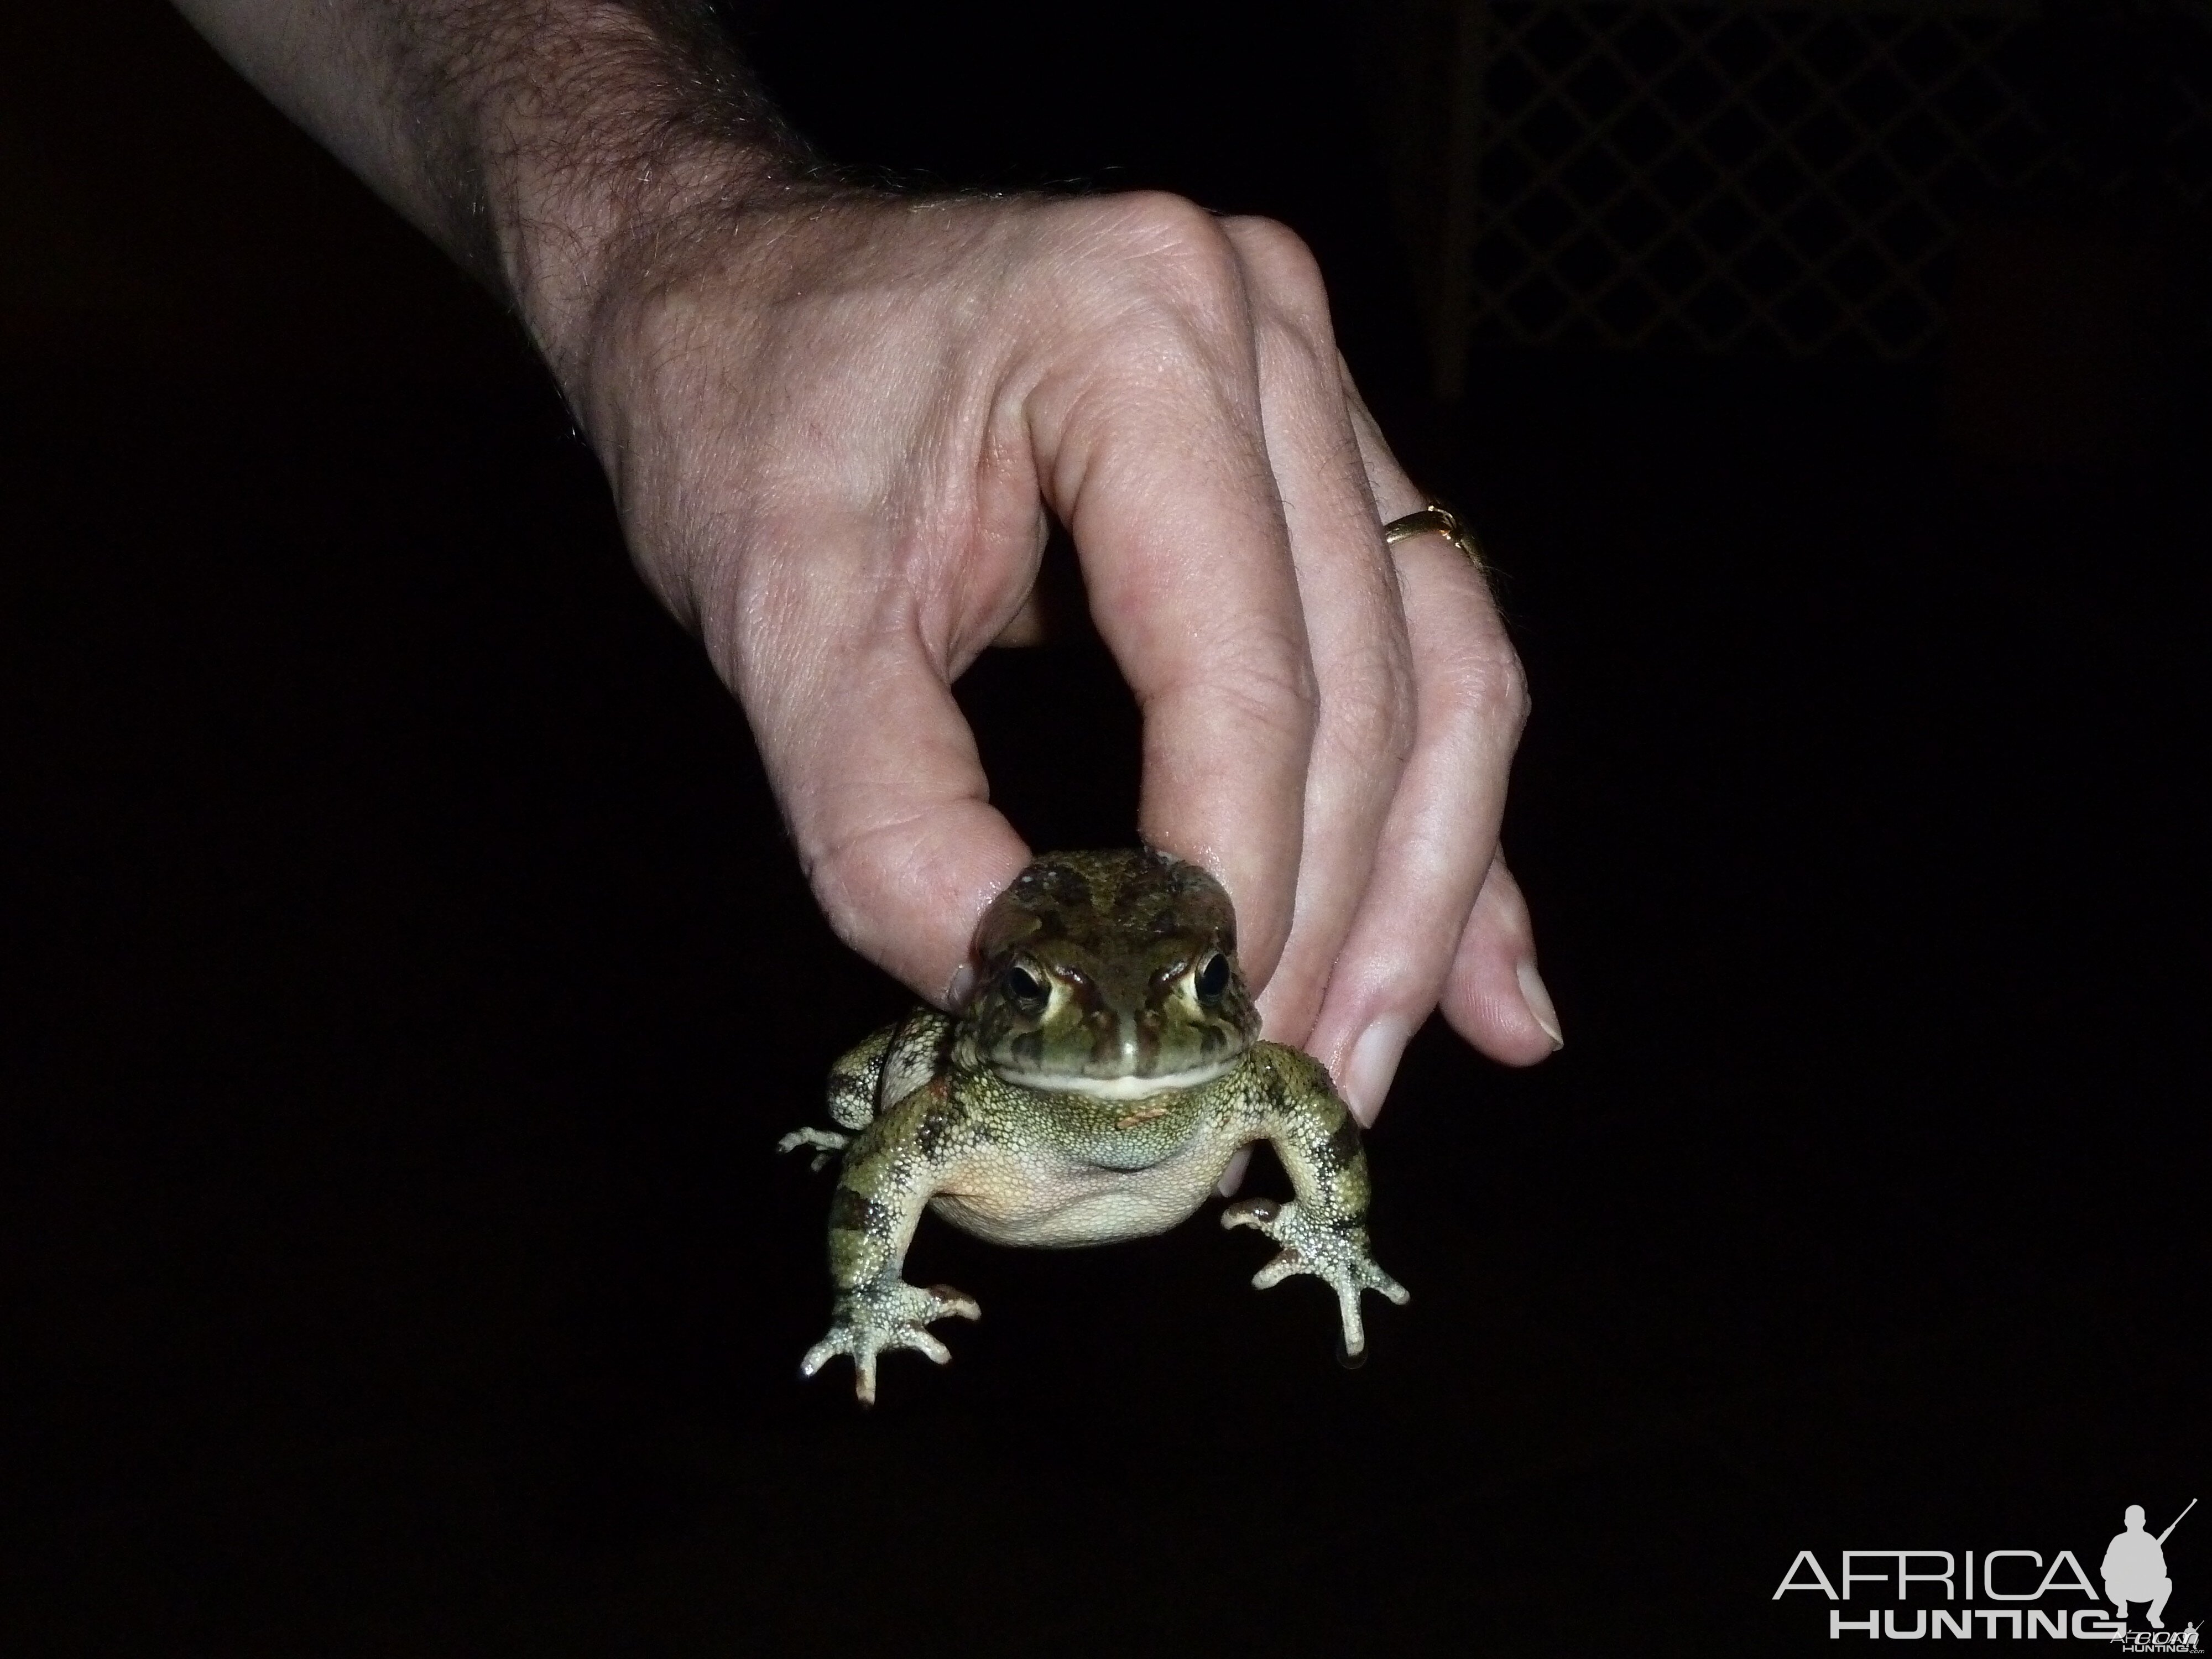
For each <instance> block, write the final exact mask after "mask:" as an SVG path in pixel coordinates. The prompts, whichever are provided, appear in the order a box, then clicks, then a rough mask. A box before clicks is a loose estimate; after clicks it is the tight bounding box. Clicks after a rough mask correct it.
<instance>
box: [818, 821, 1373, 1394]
mask: <svg viewBox="0 0 2212 1659" xmlns="http://www.w3.org/2000/svg"><path fill="white" fill-rule="evenodd" d="M1234 952H1235V924H1234V921H1233V918H1232V917H1231V913H1230V910H1229V904H1228V899H1227V896H1226V895H1225V894H1224V893H1223V892H1222V890H1221V889H1220V887H1219V886H1218V884H1216V883H1214V882H1213V880H1212V878H1211V877H1209V876H1206V874H1205V872H1203V871H1200V870H1197V869H1196V868H1195V866H1189V865H1181V864H1177V863H1176V861H1174V860H1169V859H1165V858H1164V857H1162V856H1161V855H1159V854H1153V853H1150V852H1145V851H1134V852H1114V853H1079V854H1055V855H1054V856H1052V857H1050V858H1047V859H1041V860H1038V861H1037V863H1036V864H1035V865H1033V866H1030V870H1029V871H1028V872H1024V876H1023V878H1021V879H1020V880H1018V881H1017V883H1016V884H1015V885H1014V886H1013V887H1012V888H1010V889H1009V890H1008V891H1007V893H1006V895H1004V896H1002V897H1001V898H1000V901H999V902H997V903H996V904H994V906H993V908H992V910H991V912H990V913H989V914H987V915H986V917H985V919H984V922H983V926H982V927H981V930H980V932H979V935H978V951H977V954H978V957H979V965H980V968H981V973H980V975H979V978H978V988H977V991H976V993H975V996H974V997H973V998H972V999H971V1000H970V1002H969V1006H968V1007H967V1008H966V1009H964V1010H963V1011H962V1012H961V1014H960V1015H959V1016H958V1017H957V1018H955V1017H951V1016H947V1015H945V1014H942V1013H939V1012H936V1011H935V1010H933V1009H923V1010H919V1011H917V1012H915V1013H914V1014H912V1015H910V1016H908V1018H907V1019H906V1020H904V1021H903V1022H902V1023H901V1024H898V1025H896V1026H892V1027H890V1028H887V1029H886V1030H882V1031H878V1032H877V1033H876V1034H875V1035H874V1036H871V1037H870V1038H869V1039H868V1040H867V1041H866V1042H863V1043H861V1044H860V1046H859V1047H858V1048H854V1050H852V1052H851V1053H849V1054H847V1055H845V1056H844V1057H843V1058H842V1060H839V1061H838V1062H837V1063H836V1066H834V1067H832V1068H831V1072H830V1076H829V1114H830V1116H831V1117H832V1118H833V1119H834V1120H835V1121H836V1122H837V1123H838V1124H840V1125H841V1126H842V1127H843V1128H844V1129H846V1130H848V1131H852V1132H853V1133H850V1134H842V1133H831V1132H828V1131H824V1130H819V1129H801V1130H799V1131H796V1132H795V1133H792V1134H790V1135H787V1136H786V1137H785V1138H784V1140H783V1146H784V1149H785V1150H787V1151H788V1150H792V1149H793V1148H796V1147H799V1146H811V1147H814V1148H816V1149H817V1150H818V1151H819V1152H821V1153H822V1154H823V1157H824V1158H826V1157H827V1156H828V1155H829V1154H830V1153H833V1152H834V1153H837V1154H839V1155H840V1163H841V1167H840V1172H839V1176H838V1182H837V1191H836V1196H835V1197H834V1198H833V1199H832V1200H831V1201H830V1206H829V1274H830V1279H831V1281H832V1283H833V1285H834V1286H835V1288H836V1301H835V1304H834V1306H833V1310H832V1315H831V1323H830V1328H829V1334H828V1335H827V1336H825V1337H824V1338H823V1340H821V1341H820V1342H817V1343H816V1344H815V1345H814V1346H813V1347H812V1348H811V1349H809V1350H808V1351H807V1353H806V1356H805V1360H804V1361H803V1362H802V1370H804V1371H805V1374H806V1375H808V1376H812V1375H813V1374H814V1373H815V1372H816V1371H817V1370H819V1369H820V1368H821V1367H822V1366H823V1365H824V1364H827V1363H828V1362H829V1360H830V1359H831V1358H834V1357H835V1356H836V1355H838V1354H841V1353H842V1354H846V1355H848V1356H850V1357H851V1358H852V1360H853V1363H854V1371H855V1373H856V1389H857V1392H858V1393H859V1395H860V1399H861V1401H863V1402H868V1401H872V1400H873V1399H874V1397H875V1380H876V1379H875V1373H876V1358H877V1356H878V1354H879V1353H881V1352H884V1351H886V1350H889V1349H892V1348H901V1347H908V1348H915V1349H918V1350H920V1351H921V1352H923V1353H926V1354H927V1355H929V1356H930V1358H933V1359H935V1360H937V1361H938V1362H939V1364H942V1363H943V1362H944V1361H945V1360H946V1359H947V1358H950V1357H951V1356H950V1354H949V1353H948V1352H946V1350H945V1346H944V1345H943V1344H942V1343H941V1342H939V1340H937V1338H936V1337H934V1336H933V1335H932V1334H930V1332H929V1330H928V1326H929V1324H930V1322H932V1321H933V1320H936V1319H940V1318H945V1317H947V1316H957V1317H961V1318H967V1319H973V1318H975V1317H976V1316H977V1315H978V1312H979V1310H978V1309H977V1307H976V1305H975V1302H974V1301H972V1300H971V1299H970V1298H969V1297H966V1296H963V1294H961V1293H960V1292H959V1291H954V1290H951V1289H950V1288H948V1287H945V1286H942V1285H940V1286H937V1287H934V1288H932V1289H927V1290H924V1289H920V1288H917V1287H915V1286H914V1285H908V1284H906V1283H905V1282H904V1281H903V1280H902V1279H901V1277H900V1273H901V1269H902V1266H903V1263H904V1261H905V1259H906V1251H907V1246H908V1243H910V1242H911V1241H912V1239H913V1237H914V1230H915V1225H916V1224H917V1223H919V1221H920V1220H921V1213H922V1211H923V1210H924V1209H925V1208H928V1209H931V1210H933V1211H934V1212H936V1213H937V1214H938V1215H939V1216H941V1217H943V1218H945V1220H947V1221H950V1222H951V1223H952V1224H953V1225H955V1226H957V1227H961V1228H963V1229H964V1230H966V1231H969V1232H972V1233H975V1234H977V1235H978V1236H980V1237H984V1238H987V1239H991V1240H994V1242H997V1243H1006V1244H1026V1245H1035V1246H1047V1247H1051V1246H1067V1245H1078V1244H1097V1243H1109V1242H1111V1241H1114V1240H1117V1239H1124V1238H1136V1237H1144V1236H1146V1235H1148V1234H1152V1233H1158V1232H1164V1231H1166V1230H1167V1229H1169V1228H1170V1227H1172V1226H1174V1225H1176V1224H1177V1223H1178V1222H1181V1221H1182V1220H1184V1219H1185V1218H1188V1216H1190V1215H1191V1214H1192V1213H1193V1212H1195V1211H1196V1210H1197V1209H1198V1208H1199V1206H1200V1205H1201V1204H1203V1203H1204V1202H1205V1201H1206V1196H1207V1195H1208V1194H1210V1193H1211V1192H1212V1190H1213V1189H1214V1187H1215V1185H1216V1183H1217V1182H1218V1181H1219V1180H1220V1178H1221V1175H1222V1172H1223V1170H1225V1168H1226V1167H1227V1165H1228V1164H1229V1161H1230V1159H1231V1157H1232V1156H1233V1155H1234V1154H1235V1153H1236V1152H1237V1150H1238V1149H1239V1148H1240V1147H1243V1146H1248V1145H1249V1144H1250V1143H1252V1142H1254V1141H1256V1140H1266V1141H1268V1142H1270V1143H1271V1144H1272V1145H1273V1146H1274V1148H1275V1152H1276V1154H1277V1156H1278V1157H1279V1158H1280V1159H1281V1161H1282V1164H1283V1167H1284V1169H1285V1170H1286V1171H1288V1173H1289V1175H1290V1177H1291V1186H1292V1188H1294V1190H1295V1192H1296V1194H1297V1196H1296V1197H1295V1198H1294V1199H1292V1200H1290V1201H1289V1202H1286V1203H1277V1202H1274V1201H1272V1200H1261V1199H1248V1200H1243V1202H1240V1203H1237V1204H1232V1205H1231V1206H1229V1207H1228V1208H1227V1209H1226V1210H1225V1211H1224V1212H1223V1214H1222V1225H1225V1226H1229V1227H1240V1226H1244V1227H1251V1228H1254V1229H1255V1230H1256V1231H1259V1232H1261V1233H1263V1234H1265V1235H1266V1236H1267V1237H1269V1238H1271V1239H1273V1240H1274V1241H1275V1242H1276V1243H1278V1244H1279V1246H1280V1247H1281V1248H1280V1249H1279V1252H1278V1253H1277V1255H1276V1256H1275V1258H1274V1259H1273V1261H1270V1262H1269V1263H1268V1264H1267V1267H1263V1268H1262V1269H1261V1271H1260V1273H1258V1274H1257V1275H1256V1276H1255V1279H1254V1280H1253V1282H1254V1284H1255V1285H1259V1286H1260V1287H1261V1289H1266V1288H1267V1287H1268V1286H1269V1285H1274V1284H1277V1283H1279V1282H1280V1281H1281V1280H1282V1279H1286V1278H1289V1277H1291V1275H1292V1274H1296V1273H1312V1274H1315V1275H1316V1276H1317V1277H1319V1278H1321V1279H1323V1280H1325V1281H1326V1282H1327V1283H1328V1285H1330V1286H1331V1288H1333V1289H1334V1291H1336V1294H1337V1303H1338V1308H1339V1311H1340V1317H1341V1320H1342V1325H1343V1338H1344V1352H1345V1353H1346V1356H1347V1357H1349V1358H1353V1359H1356V1358H1358V1356H1359V1355H1360V1354H1361V1353H1362V1352H1364V1347H1365V1337H1364V1330H1363V1328H1362V1325H1361V1321H1360V1314H1359V1294H1360V1292H1361V1291H1363V1290H1372V1291H1379V1292H1380V1293H1381V1294H1383V1296H1386V1297H1389V1299H1390V1300H1392V1301H1393V1302H1398V1303H1403V1302H1404V1301H1405V1300H1406V1299H1407V1295H1406V1291H1405V1290H1404V1288H1403V1287H1402V1286H1401V1285H1399V1284H1398V1283H1397V1281H1396V1280H1395V1279H1392V1278H1391V1277H1390V1276H1389V1274H1388V1273H1384V1272H1383V1270H1382V1268H1381V1267H1379V1266H1377V1265H1376V1261H1375V1259H1374V1257H1373V1255H1371V1254H1370V1252H1369V1249H1368V1245H1367V1231H1366V1226H1365V1222H1366V1217H1367V1207H1368V1199H1369V1188H1368V1178H1367V1158H1366V1154H1365V1153H1364V1152H1363V1151H1362V1150H1361V1147H1360V1141H1359V1127H1358V1124H1357V1123H1356V1122H1355V1121H1353V1119H1352V1115H1351V1114H1350V1113H1349V1112H1348V1111H1346V1109H1345V1107H1344V1104H1343V1103H1342V1102H1341V1101H1340V1099H1339V1098H1338V1097H1337V1095H1336V1091H1334V1088H1333V1087H1331V1085H1330V1083H1329V1079H1328V1073H1326V1072H1325V1071H1324V1070H1323V1069H1322V1067H1321V1066H1319V1065H1318V1064H1316V1062H1315V1061H1313V1060H1310V1059H1308V1058H1307V1057H1306V1056H1305V1055H1304V1054H1299V1053H1297V1051H1296V1050H1294V1049H1291V1048H1284V1047H1282V1046H1281V1045H1280V1044H1278V1043H1272V1042H1255V1041H1254V1040H1253V1038H1254V1033H1255V1031H1256V1029H1257V1025H1258V1018H1257V1016H1256V1014H1255V1013H1254V1012H1252V1009H1251V1004H1250V999H1249V996H1248V995H1247V994H1246V993H1245V989H1244V986H1243V979H1242V975H1240V974H1238V973H1237V971H1236V969H1235V955H1234ZM1217 954H1218V955H1219V956H1221V957H1223V958H1225V961H1224V962H1223V963H1220V964H1214V963H1212V957H1214V956H1215V955H1217ZM1040 992H1042V993H1045V994H1048V1000H1047V995H1045V994H1038V993H1040ZM1008 1071H1011V1072H1012V1073H1014V1074H1015V1075H1017V1076H1018V1077H1020V1078H1021V1079H1023V1080H1022V1081H1021V1082H1019V1083H1016V1082H1010V1081H1008V1080H1007V1079H1006V1076H1005V1075H1004V1073H1006V1072H1008ZM1045 1079H1051V1080H1055V1081H1058V1082H1059V1083H1060V1085H1062V1086H1060V1087H1044V1086H1039V1084H1040V1082H1041V1081H1042V1080H1045ZM1191 1079H1198V1080H1196V1081H1192V1080H1191ZM818 1161H820V1160H817V1162H818Z"/></svg>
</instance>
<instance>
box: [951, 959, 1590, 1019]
mask: <svg viewBox="0 0 2212 1659" xmlns="http://www.w3.org/2000/svg"><path fill="white" fill-rule="evenodd" d="M974 989H975V969H974V967H973V966H971V965H970V964H969V963H964V962H963V963H961V964H960V965H959V966H958V967H957V968H956V969H953V970H952V982H951V984H950V985H948V986H946V987H945V1006H946V1007H948V1008H950V1009H951V1010H953V1011H954V1012H956V1013H957V1012H958V1011H959V1010H960V1009H962V1008H963V1007H964V1006H967V1002H968V994H969V992H970V991H972V990H974ZM1546 1006H1547V1007H1548V1006H1550V1005H1549V1004H1547V1005H1546Z"/></svg>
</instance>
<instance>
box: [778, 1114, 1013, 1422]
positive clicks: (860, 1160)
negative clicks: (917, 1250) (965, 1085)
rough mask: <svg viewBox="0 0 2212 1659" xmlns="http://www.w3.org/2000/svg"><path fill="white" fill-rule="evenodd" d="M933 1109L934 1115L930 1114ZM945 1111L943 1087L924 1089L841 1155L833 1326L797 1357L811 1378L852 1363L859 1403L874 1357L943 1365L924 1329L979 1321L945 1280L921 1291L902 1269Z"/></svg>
mask: <svg viewBox="0 0 2212 1659" xmlns="http://www.w3.org/2000/svg"><path fill="white" fill-rule="evenodd" d="M933 1114H934V1116H933ZM948 1114H951V1115H957V1109H955V1108H953V1107H952V1106H951V1104H950V1103H949V1102H947V1101H946V1100H945V1098H944V1091H943V1090H942V1088H941V1086H940V1087H933V1088H925V1089H922V1090H921V1091H917V1092H916V1093H915V1094H913V1095H911V1096H909V1097H908V1099H907V1100H905V1101H903V1102H902V1103H900V1105H899V1106H898V1107H897V1108H896V1109H893V1110H891V1111H890V1112H888V1113H886V1114H884V1115H883V1116H881V1117H879V1118H878V1119H877V1120H876V1121H875V1122H874V1123H872V1125H870V1126H869V1127H868V1129H867V1130H866V1133H863V1134H861V1135H860V1136H858V1137H856V1138H855V1139H854V1142H853V1144H852V1146H850V1147H848V1149H847V1151H846V1153H845V1159H844V1167H843V1170H842V1173H841V1174H840V1175H839V1176H838V1177H837V1191H836V1195H835V1196H833V1197H832V1198H831V1199H830V1200H829V1278H830V1282H831V1283H832V1284H833V1285H835V1286H836V1300H835V1302H834V1303H833V1304H831V1307H830V1315H829V1334H828V1335H827V1336H825V1337H823V1339H822V1340H820V1341H819V1342H817V1343H816V1344H815V1345H814V1346H812V1347H811V1348H809V1349H808V1350H807V1351H806V1357H805V1358H803V1359H801V1360H800V1361H799V1371H800V1373H801V1375H803V1376H813V1375H814V1374H815V1373H816V1372H817V1371H818V1370H821V1369H822V1367H823V1366H824V1365H826V1364H829V1361H830V1360H831V1359H833V1358H836V1356H837V1355H839V1354H841V1353H842V1354H846V1355H849V1356H850V1357H851V1358H852V1361H853V1370H854V1392H855V1393H856V1394H858V1395H860V1403H861V1404H862V1405H864V1406H872V1405H873V1404H874V1403H875V1399H876V1356H877V1355H878V1354H880V1353H884V1352H888V1351H889V1350H890V1349H893V1348H914V1349H917V1350H919V1351H920V1352H922V1353H925V1354H927V1355H928V1356H929V1358H932V1359H933V1360H935V1361H936V1362H937V1363H938V1364H940V1365H942V1364H945V1362H946V1361H947V1360H949V1359H951V1358H952V1356H951V1353H950V1352H947V1351H946V1349H945V1345H944V1344H943V1343H942V1342H939V1340H937V1339H936V1338H935V1337H934V1336H932V1335H931V1334H929V1325H930V1322H932V1321H933V1320H938V1319H944V1318H947V1317H955V1316H957V1317H958V1318H961V1319H976V1318H980V1317H981V1313H982V1310H981V1309H980V1308H978V1307H977V1306H976V1305H975V1301H974V1299H973V1298H972V1297H967V1296H963V1294H961V1292H959V1291H956V1290H954V1289H952V1288H951V1286H950V1285H932V1286H930V1287H929V1288H927V1289H926V1290H925V1289H921V1288H918V1287H917V1286H915V1285H909V1284H908V1283H906V1282H905V1280H903V1279H901V1278H900V1277H899V1272H900V1269H901V1268H902V1267H904V1266H905V1264H906V1251H907V1246H908V1244H909V1243H911V1242H912V1241H913V1238H914V1230H915V1224H916V1223H917V1222H919V1221H920V1220H921V1212H922V1209H923V1206H926V1205H927V1203H928V1202H929V1200H930V1196H931V1194H933V1193H934V1192H935V1191H936V1190H937V1188H938V1186H939V1181H940V1179H941V1177H942V1176H943V1174H944V1168H943V1166H942V1165H941V1164H939V1161H938V1160H937V1159H936V1158H933V1157H932V1156H931V1155H930V1153H929V1152H928V1151H927V1150H926V1149H927V1147H928V1146H929V1145H930V1144H931V1142H932V1141H933V1139H935V1140H937V1141H939V1142H940V1143H941V1141H942V1139H943V1123H944V1120H945V1117H946V1115H948Z"/></svg>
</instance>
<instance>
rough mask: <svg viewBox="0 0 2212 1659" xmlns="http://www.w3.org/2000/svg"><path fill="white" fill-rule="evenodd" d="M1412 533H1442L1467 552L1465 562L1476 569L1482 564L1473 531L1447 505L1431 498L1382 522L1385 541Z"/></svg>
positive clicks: (1389, 541) (1425, 534) (1438, 534)
mask: <svg viewBox="0 0 2212 1659" xmlns="http://www.w3.org/2000/svg"><path fill="white" fill-rule="evenodd" d="M1414 536H1441V537H1443V538H1444V539H1445V540H1446V541H1448V542H1449V543H1450V544H1452V545H1453V546H1454V547H1455V548H1457V549H1459V550H1460V551H1461V552H1462V554H1464V555H1465V556H1466V558H1467V562H1468V563H1469V564H1471V565H1473V566H1474V568H1476V569H1477V570H1480V569H1481V568H1483V566H1482V550H1481V549H1480V547H1477V546H1476V545H1475V544H1474V532H1473V531H1471V530H1469V529H1468V527H1467V526H1465V525H1463V524H1462V523H1461V522H1460V521H1459V515H1458V514H1457V513H1454V512H1453V511H1452V510H1451V509H1450V508H1449V507H1438V506H1437V504H1436V503H1435V502H1434V501H1431V502H1430V503H1429V505H1428V506H1426V507H1422V508H1421V509H1420V510H1419V512H1417V513H1407V515H1406V516H1405V517H1404V518H1402V519H1393V520H1390V522H1389V523H1388V524H1386V525H1384V526H1383V543H1384V544H1385V545H1389V544H1395V543H1397V542H1402V541H1405V540H1407V539H1408V538H1411V537H1414Z"/></svg>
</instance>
